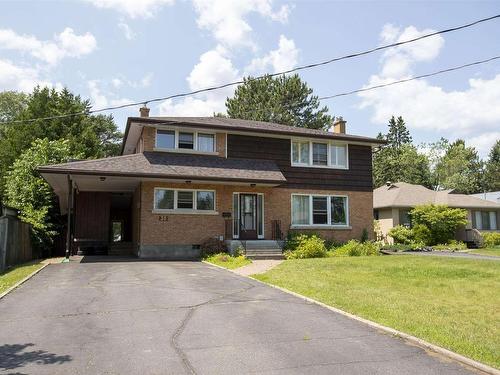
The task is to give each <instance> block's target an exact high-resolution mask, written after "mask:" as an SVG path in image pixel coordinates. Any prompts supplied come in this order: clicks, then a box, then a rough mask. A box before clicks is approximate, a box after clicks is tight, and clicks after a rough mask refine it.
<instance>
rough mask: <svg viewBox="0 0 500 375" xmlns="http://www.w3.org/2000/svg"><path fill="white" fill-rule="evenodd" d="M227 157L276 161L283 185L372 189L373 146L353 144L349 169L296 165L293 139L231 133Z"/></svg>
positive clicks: (310, 187) (309, 187) (291, 186)
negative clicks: (284, 179) (293, 160)
mask: <svg viewBox="0 0 500 375" xmlns="http://www.w3.org/2000/svg"><path fill="white" fill-rule="evenodd" d="M227 143H228V145H227V157H228V158H242V159H265V160H274V161H275V162H276V164H278V166H279V168H280V169H281V172H282V173H283V175H284V176H285V178H286V179H287V182H286V184H284V185H282V186H283V187H288V188H300V189H332V190H355V191H372V190H373V185H372V150H371V147H370V146H361V145H352V144H350V145H349V169H347V170H344V169H330V168H307V167H292V166H291V160H290V140H289V139H280V138H267V137H253V136H246V135H234V134H228V136H227Z"/></svg>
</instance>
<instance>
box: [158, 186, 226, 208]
mask: <svg viewBox="0 0 500 375" xmlns="http://www.w3.org/2000/svg"><path fill="white" fill-rule="evenodd" d="M158 190H173V191H174V208H173V209H166V208H156V201H155V199H156V192H157V191H158ZM179 191H192V192H193V208H177V204H178V200H177V193H178V192H179ZM198 191H208V192H211V193H214V209H213V210H198V209H197V205H198V199H197V194H196V193H197V192H198ZM152 212H153V213H154V214H177V215H178V214H196V215H218V214H219V213H218V212H217V193H216V191H215V190H212V189H178V188H169V187H155V188H154V192H153V210H152Z"/></svg>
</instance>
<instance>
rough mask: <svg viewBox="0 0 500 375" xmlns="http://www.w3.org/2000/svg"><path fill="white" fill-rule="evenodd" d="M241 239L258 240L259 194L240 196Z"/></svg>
mask: <svg viewBox="0 0 500 375" xmlns="http://www.w3.org/2000/svg"><path fill="white" fill-rule="evenodd" d="M240 239H242V240H255V239H257V194H240Z"/></svg>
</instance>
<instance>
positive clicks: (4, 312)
mask: <svg viewBox="0 0 500 375" xmlns="http://www.w3.org/2000/svg"><path fill="white" fill-rule="evenodd" d="M90 260H91V259H88V262H83V261H82V262H81V263H78V262H72V263H65V264H51V265H49V266H47V267H46V268H45V269H44V270H42V271H41V272H40V273H38V274H37V275H35V276H34V277H33V278H32V279H30V280H28V281H27V282H26V283H25V284H23V285H21V286H20V287H19V288H18V289H16V290H14V291H13V292H12V293H10V294H8V295H7V296H6V297H5V298H3V299H2V300H0V327H1V329H0V374H7V373H8V374H11V373H23V374H41V375H44V374H54V375H56V374H121V375H127V374H145V375H149V374H248V373H254V374H255V373H259V374H263V373H265V374H287V375H288V374H304V373H311V374H345V375H350V374H394V375H395V374H398V375H400V374H401V375H402V374H419V375H420V374H424V375H425V374H433V375H438V374H439V375H451V374H459V375H460V374H462V375H465V374H472V372H471V371H469V370H468V369H466V368H464V367H462V366H461V365H460V364H458V363H455V362H452V361H449V360H446V359H442V358H441V357H439V356H437V355H430V354H429V353H427V352H426V351H425V350H423V349H422V348H420V347H416V346H413V345H408V344H406V343H405V342H404V341H402V340H401V339H398V338H395V337H393V336H390V335H386V334H383V333H381V332H379V331H377V330H375V329H372V328H370V327H368V326H367V325H365V324H362V323H360V322H357V321H354V320H352V319H349V318H347V317H345V316H343V315H340V314H338V313H335V312H333V311H331V310H329V309H326V308H323V307H321V306H318V305H316V304H311V303H308V302H307V301H305V300H303V299H301V298H298V297H294V296H292V295H290V294H287V293H284V292H282V291H280V290H277V289H275V288H271V287H269V286H267V285H264V284H262V283H259V282H257V281H255V280H251V279H247V278H243V277H241V276H238V275H236V274H234V273H231V272H227V271H225V270H221V269H219V268H216V267H212V266H209V265H206V264H204V263H200V262H146V261H139V262H132V261H127V260H124V261H114V262H113V261H109V260H110V259H109V258H108V259H107V261H105V262H99V261H98V259H96V261H95V262H90Z"/></svg>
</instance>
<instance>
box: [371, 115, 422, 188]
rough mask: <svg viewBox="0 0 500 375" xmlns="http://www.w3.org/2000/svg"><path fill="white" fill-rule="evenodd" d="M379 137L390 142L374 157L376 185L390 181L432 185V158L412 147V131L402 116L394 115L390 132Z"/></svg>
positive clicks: (374, 181) (390, 122) (390, 121)
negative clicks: (430, 164)
mask: <svg viewBox="0 0 500 375" xmlns="http://www.w3.org/2000/svg"><path fill="white" fill-rule="evenodd" d="M377 138H378V139H384V140H386V141H387V145H386V146H384V147H383V148H381V149H380V150H379V151H377V152H376V153H375V154H374V157H373V183H374V185H375V187H379V186H382V185H383V184H385V183H386V182H387V181H392V182H398V181H400V182H407V183H410V184H419V185H424V186H427V187H429V186H430V169H429V160H428V159H427V156H426V155H425V154H422V153H419V152H418V150H417V148H416V147H415V146H413V144H412V138H411V135H410V132H409V131H408V129H407V128H406V124H405V122H404V120H403V118H402V117H401V116H400V117H398V118H397V119H396V118H395V117H394V116H392V118H391V119H390V120H389V132H388V133H387V135H383V134H382V133H379V135H378V136H377Z"/></svg>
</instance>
